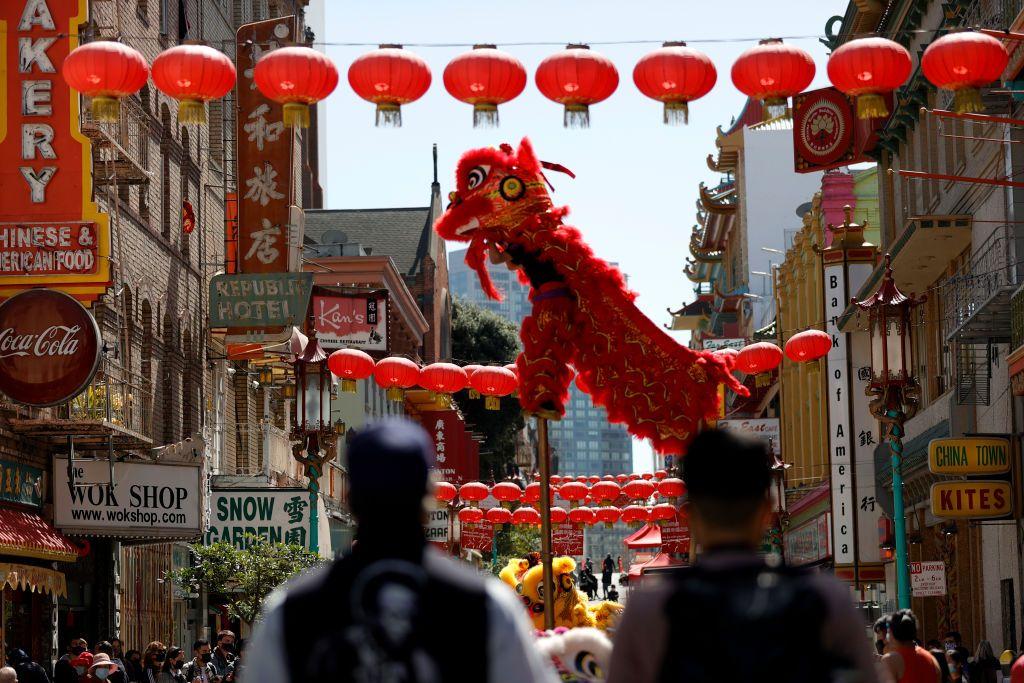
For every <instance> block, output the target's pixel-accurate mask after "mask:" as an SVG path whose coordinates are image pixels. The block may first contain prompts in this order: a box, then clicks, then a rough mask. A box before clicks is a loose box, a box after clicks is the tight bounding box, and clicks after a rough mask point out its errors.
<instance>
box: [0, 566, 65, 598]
mask: <svg viewBox="0 0 1024 683" xmlns="http://www.w3.org/2000/svg"><path fill="white" fill-rule="evenodd" d="M7 586H10V587H11V588H13V589H15V590H23V591H28V592H29V593H50V594H51V595H56V596H57V597H58V598H66V597H67V596H68V583H67V580H66V579H65V578H64V574H62V573H61V572H58V571H55V570H53V569H47V568H46V567H33V566H31V565H27V564H12V563H10V562H0V591H2V590H3V589H4V588H6V587H7Z"/></svg>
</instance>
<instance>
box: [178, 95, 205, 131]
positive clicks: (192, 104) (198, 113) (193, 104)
mask: <svg viewBox="0 0 1024 683" xmlns="http://www.w3.org/2000/svg"><path fill="white" fill-rule="evenodd" d="M204 123H206V104H204V103H203V102H202V101H201V100H182V101H181V102H179V103H178V124H179V125H182V126H201V125H203V124H204Z"/></svg>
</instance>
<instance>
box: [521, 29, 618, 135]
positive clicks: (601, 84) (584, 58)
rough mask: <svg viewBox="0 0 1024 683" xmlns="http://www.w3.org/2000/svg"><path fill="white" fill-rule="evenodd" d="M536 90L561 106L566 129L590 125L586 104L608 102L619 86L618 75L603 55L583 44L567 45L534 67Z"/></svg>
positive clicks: (613, 66) (588, 108)
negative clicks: (563, 107) (563, 109)
mask: <svg viewBox="0 0 1024 683" xmlns="http://www.w3.org/2000/svg"><path fill="white" fill-rule="evenodd" d="M534 78H535V80H536V82H537V89H538V90H540V92H541V94H542V95H544V97H546V98H548V99H549V100H552V101H554V102H558V103H559V104H561V105H564V106H565V114H564V116H563V124H564V125H565V127H566V128H586V127H588V126H589V125H590V105H592V104H597V103H598V102H601V101H602V100H606V99H608V98H609V97H610V96H611V94H612V93H613V92H615V89H616V88H617V87H619V72H618V71H616V70H615V65H614V64H612V62H611V60H610V59H608V58H607V57H605V56H604V55H601V54H598V53H597V52H594V51H593V50H591V49H590V47H589V46H587V45H567V46H566V48H565V50H563V51H561V52H558V53H556V54H553V55H551V56H550V57H548V58H546V59H545V60H544V61H543V62H541V63H540V66H538V67H537V73H536V75H535V77H534Z"/></svg>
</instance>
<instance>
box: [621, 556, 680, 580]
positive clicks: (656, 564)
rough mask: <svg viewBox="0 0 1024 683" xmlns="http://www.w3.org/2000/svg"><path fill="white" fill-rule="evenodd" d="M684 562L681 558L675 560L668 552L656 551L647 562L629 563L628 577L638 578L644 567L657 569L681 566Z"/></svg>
mask: <svg viewBox="0 0 1024 683" xmlns="http://www.w3.org/2000/svg"><path fill="white" fill-rule="evenodd" d="M685 564H686V563H685V562H683V561H682V560H677V559H676V558H674V557H672V556H671V555H669V554H668V553H658V554H657V555H655V556H654V558H653V559H651V560H648V561H647V562H639V563H637V564H634V565H631V566H630V568H629V578H631V579H638V578H640V577H641V576H642V575H643V573H644V570H645V569H658V568H662V567H682V566H683V565H685Z"/></svg>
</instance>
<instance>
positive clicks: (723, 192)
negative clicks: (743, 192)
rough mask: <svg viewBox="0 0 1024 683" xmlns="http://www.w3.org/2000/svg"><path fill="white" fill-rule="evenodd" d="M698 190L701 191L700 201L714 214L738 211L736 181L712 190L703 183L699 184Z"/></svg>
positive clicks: (703, 206)
mask: <svg viewBox="0 0 1024 683" xmlns="http://www.w3.org/2000/svg"><path fill="white" fill-rule="evenodd" d="M697 192H698V193H699V199H698V203H699V205H700V207H701V208H702V209H703V210H704V211H706V212H708V213H714V214H734V213H736V184H735V183H732V182H730V183H727V184H725V183H723V184H720V185H719V186H718V187H716V188H714V189H711V190H709V189H708V188H707V186H706V185H704V183H701V184H700V185H698V186H697Z"/></svg>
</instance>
